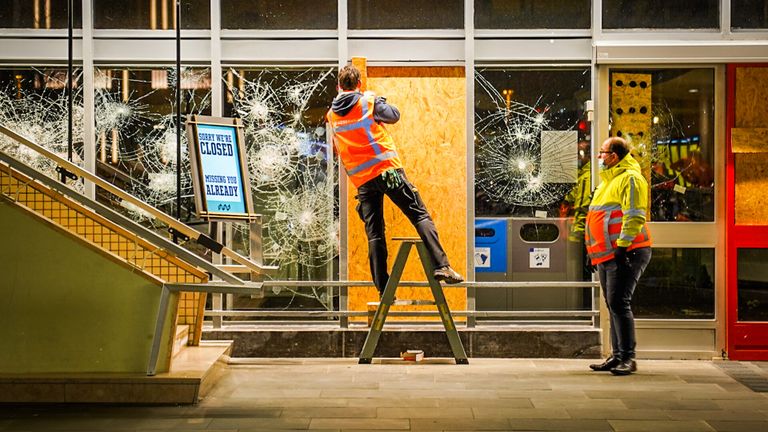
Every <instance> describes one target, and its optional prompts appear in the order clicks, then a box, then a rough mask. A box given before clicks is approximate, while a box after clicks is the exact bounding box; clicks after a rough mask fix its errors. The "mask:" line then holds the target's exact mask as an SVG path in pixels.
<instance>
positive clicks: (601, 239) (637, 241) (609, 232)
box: [584, 204, 651, 265]
mask: <svg viewBox="0 0 768 432" xmlns="http://www.w3.org/2000/svg"><path fill="white" fill-rule="evenodd" d="M623 217H624V212H623V211H622V210H621V205H619V204H615V205H599V206H590V207H589V213H587V221H586V224H585V227H584V239H585V242H586V246H587V254H589V258H590V260H592V265H597V264H600V263H602V262H606V261H610V260H612V259H613V258H614V253H615V251H616V240H618V239H619V235H620V234H621V225H622V219H623ZM643 247H651V234H650V233H649V232H648V228H647V227H646V225H643V227H642V229H641V230H640V233H639V234H637V236H635V238H634V239H632V244H631V245H629V246H628V247H627V250H628V251H630V250H632V249H638V248H643Z"/></svg>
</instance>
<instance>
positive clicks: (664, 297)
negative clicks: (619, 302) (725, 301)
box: [632, 248, 715, 319]
mask: <svg viewBox="0 0 768 432" xmlns="http://www.w3.org/2000/svg"><path fill="white" fill-rule="evenodd" d="M632 309H633V312H634V314H635V318H647V319H714V318H715V250H714V249H713V248H685V249H683V248H653V256H652V257H651V262H650V263H649V264H648V267H647V268H646V269H645V272H644V273H643V276H642V277H641V278H640V281H639V282H638V284H637V288H636V289H635V295H634V297H633V300H632Z"/></svg>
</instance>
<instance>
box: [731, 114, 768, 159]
mask: <svg viewBox="0 0 768 432" xmlns="http://www.w3.org/2000/svg"><path fill="white" fill-rule="evenodd" d="M765 125H766V126H768V118H766V119H765ZM731 149H732V151H733V152H734V153H766V152H768V127H764V128H733V129H731Z"/></svg>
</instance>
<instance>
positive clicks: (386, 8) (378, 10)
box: [348, 0, 464, 30]
mask: <svg viewBox="0 0 768 432" xmlns="http://www.w3.org/2000/svg"><path fill="white" fill-rule="evenodd" d="M348 7H349V28H350V29H353V30H379V29H463V28H464V1H463V0H348Z"/></svg>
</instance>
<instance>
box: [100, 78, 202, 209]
mask: <svg viewBox="0 0 768 432" xmlns="http://www.w3.org/2000/svg"><path fill="white" fill-rule="evenodd" d="M94 75H95V79H94V85H95V92H96V94H95V103H96V106H95V112H96V167H97V173H98V174H99V175H100V176H101V177H102V178H104V179H105V180H108V181H111V182H113V183H115V184H116V185H117V186H120V187H122V188H123V189H125V190H128V191H131V192H132V193H133V194H134V195H135V196H136V197H138V198H140V199H141V200H143V201H144V202H147V203H149V204H151V205H153V206H155V207H158V208H160V209H161V210H163V211H165V212H166V213H168V214H176V211H175V207H176V152H177V150H176V146H177V142H176V123H175V115H176V99H175V86H176V82H177V77H176V69H175V68H152V69H150V68H97V69H96V70H95V72H94ZM181 89H182V97H181V104H182V105H181V113H182V116H185V115H188V114H204V115H210V112H211V109H210V101H211V90H210V89H211V77H210V70H209V69H205V68H189V67H185V68H182V77H181ZM181 138H182V161H181V165H182V168H181V173H182V178H181V194H182V197H183V200H182V212H181V215H182V218H184V219H185V220H187V221H188V220H189V219H190V218H191V217H192V214H193V213H194V203H193V201H192V196H191V195H192V183H191V178H190V174H189V173H190V169H189V153H188V151H187V150H186V146H187V144H186V134H182V136H181ZM100 198H101V199H103V200H107V201H109V202H111V201H112V199H111V198H110V197H109V196H106V195H105V196H102V197H100ZM121 205H122V206H126V207H125V208H123V211H127V212H128V213H129V214H130V215H131V216H132V217H134V218H136V219H137V220H142V219H143V214H142V212H141V211H138V209H136V208H133V207H132V206H131V205H130V204H128V203H121Z"/></svg>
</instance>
